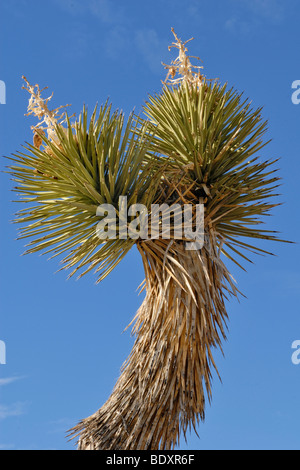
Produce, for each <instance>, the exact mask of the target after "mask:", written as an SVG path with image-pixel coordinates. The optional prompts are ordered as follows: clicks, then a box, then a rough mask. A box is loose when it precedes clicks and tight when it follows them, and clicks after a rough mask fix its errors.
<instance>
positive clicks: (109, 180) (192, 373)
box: [10, 31, 278, 450]
mask: <svg viewBox="0 0 300 470" xmlns="http://www.w3.org/2000/svg"><path fill="white" fill-rule="evenodd" d="M173 33H174V37H175V42H174V43H173V44H172V46H171V47H176V48H177V49H178V50H179V55H178V57H177V58H176V59H175V60H174V61H173V62H172V64H171V65H170V66H168V65H166V66H165V67H166V68H167V70H168V74H167V78H166V81H165V82H164V84H163V87H162V90H161V92H160V93H159V94H157V95H155V96H152V97H150V98H149V100H148V102H146V104H145V106H144V109H143V111H144V117H141V116H139V117H138V116H135V115H134V114H132V115H131V116H130V117H129V119H128V121H127V122H125V119H124V116H123V114H121V113H117V112H115V113H112V112H111V106H110V105H108V104H107V103H106V104H105V105H103V106H101V107H100V109H99V110H97V108H95V110H94V112H93V113H92V115H91V117H90V119H88V113H87V110H86V109H85V108H84V109H83V111H82V113H81V114H80V116H79V117H78V118H77V119H76V118H75V120H73V121H72V122H71V118H69V117H68V115H67V112H66V111H65V112H64V113H63V114H62V115H60V114H59V113H60V110H59V108H58V109H56V110H54V111H50V110H49V108H48V104H49V100H50V98H51V97H50V98H47V99H43V98H42V96H41V91H42V90H40V89H39V87H38V86H37V85H36V86H31V85H30V83H29V82H28V81H27V80H26V79H25V80H26V84H27V86H26V89H27V90H28V91H29V93H30V95H31V96H30V101H29V106H28V111H29V114H34V115H36V116H37V117H38V118H39V119H40V123H39V124H38V126H36V127H35V128H34V129H33V131H34V145H30V144H27V145H26V146H25V149H26V151H25V152H22V153H21V152H18V153H17V154H15V155H14V156H13V157H12V159H13V160H14V161H15V163H14V164H13V165H12V166H11V167H10V172H11V174H12V175H13V179H14V180H15V181H16V182H17V187H16V191H17V192H18V193H21V195H22V196H23V201H24V202H26V203H27V204H28V203H29V204H30V207H26V208H25V209H22V210H20V211H19V212H18V214H17V219H16V220H17V221H18V222H21V223H22V228H21V233H20V238H27V237H31V238H32V240H31V241H30V243H29V245H27V246H28V249H27V252H28V253H33V252H36V251H38V250H43V252H46V253H49V252H51V253H52V254H53V256H60V255H62V254H64V258H63V263H64V264H63V268H65V269H69V268H71V270H72V271H71V274H70V275H73V274H74V273H76V272H80V276H82V275H84V274H85V273H87V272H89V271H91V270H93V269H95V271H96V272H98V273H99V278H98V281H101V280H102V279H103V278H104V277H105V276H106V275H108V274H109V273H110V272H111V271H112V269H113V268H114V267H115V266H116V265H117V264H118V263H119V262H120V260H121V259H122V258H124V256H125V255H126V253H127V252H128V251H129V250H130V249H131V248H132V247H133V245H136V246H137V248H138V250H139V252H140V254H141V257H142V261H143V265H144V269H145V283H144V285H143V286H142V287H143V288H145V298H144V301H143V303H142V305H141V307H140V309H139V310H138V312H137V314H136V317H135V319H134V320H135V323H134V327H133V333H134V335H135V342H134V345H133V349H132V352H131V354H130V355H129V357H128V359H127V361H126V362H125V364H124V365H123V367H122V370H121V375H120V377H119V379H118V381H117V383H116V385H115V387H114V389H113V391H112V393H111V396H110V397H109V398H108V400H107V402H106V403H105V404H104V405H103V406H102V407H101V408H100V409H99V410H98V411H96V413H94V414H93V415H92V416H90V417H88V418H86V419H83V420H82V421H81V422H80V423H79V424H78V425H77V426H75V427H74V428H73V429H72V430H71V431H70V435H71V436H73V437H74V436H78V438H79V439H78V448H79V449H97V450H100V449H114V450H116V449H170V448H173V447H174V446H175V445H176V444H178V443H179V436H180V433H181V432H183V434H184V435H186V431H187V429H188V428H190V427H191V426H193V427H194V429H195V430H196V428H197V424H198V423H199V421H201V420H203V419H204V414H205V403H206V401H207V400H208V401H210V400H211V380H212V372H213V369H215V370H216V365H215V362H214V359H213V349H214V348H220V349H222V340H224V339H225V332H226V329H227V326H226V321H227V312H226V308H225V301H226V299H227V298H229V297H230V296H236V297H237V296H239V291H238V289H237V287H236V284H235V281H234V280H233V279H232V277H231V275H230V273H229V272H228V269H227V267H226V265H225V264H224V261H225V260H226V258H227V259H229V260H231V261H233V262H234V263H236V264H237V265H238V266H240V267H241V268H242V269H244V268H243V266H242V265H241V264H240V259H241V260H243V261H245V260H248V261H250V260H249V258H248V257H247V256H246V255H247V253H268V252H267V251H265V250H263V249H262V248H259V247H257V246H256V245H253V244H252V242H251V239H267V240H278V237H277V235H276V234H275V232H273V231H268V230H263V229H261V226H260V223H261V222H262V220H261V219H262V216H264V215H267V214H268V213H269V211H270V210H271V209H272V208H273V207H274V206H276V205H278V204H275V203H273V201H272V198H273V196H275V195H276V194H275V193H274V190H275V188H276V187H277V186H278V178H277V177H276V176H275V175H274V173H275V171H276V170H275V169H274V163H275V162H276V160H274V161H263V160H261V158H260V157H259V156H258V155H257V154H258V152H259V151H260V150H261V149H262V147H263V146H264V145H265V143H264V141H263V139H262V138H263V136H264V133H265V131H266V122H264V121H263V120H262V117H261V109H257V110H253V109H251V106H250V103H249V102H248V100H243V99H242V95H241V94H240V93H238V92H237V91H235V90H233V89H228V87H227V85H221V84H220V83H219V82H218V81H217V80H208V79H207V78H206V77H205V76H204V75H202V73H201V69H202V67H198V66H197V67H196V66H193V65H192V63H191V60H190V59H191V56H188V55H187V48H186V43H187V42H188V41H186V42H182V41H181V40H180V39H179V38H178V37H177V36H176V34H175V32H174V31H173ZM124 195H126V196H127V200H128V205H130V204H135V203H139V204H144V205H145V206H146V208H147V209H148V210H149V213H151V208H152V204H154V203H156V204H159V205H161V204H163V203H165V204H168V205H172V204H175V203H176V204H179V205H180V206H184V205H185V204H189V205H191V207H192V208H193V210H192V224H194V223H195V217H196V212H195V208H196V205H197V204H198V203H199V202H201V204H203V205H204V244H203V246H201V247H200V248H198V249H194V250H187V249H186V242H187V240H188V238H186V239H177V238H176V237H175V235H174V231H172V230H171V232H170V235H169V238H167V239H166V238H165V237H163V236H159V237H156V238H151V237H150V236H149V237H148V238H146V239H141V238H138V239H132V238H126V239H123V238H122V237H116V238H115V239H110V238H107V239H106V240H105V239H100V238H99V236H98V235H97V233H96V226H97V224H98V222H99V217H98V215H97V207H98V206H99V205H100V204H111V205H113V206H114V207H115V208H116V210H117V211H118V200H119V197H120V196H124ZM129 219H130V218H129ZM129 219H128V220H127V221H126V223H129ZM102 220H103V219H102ZM171 220H173V222H174V218H173V219H172V218H171ZM119 227H120V225H117V231H118V228H119ZM249 240H250V241H249ZM100 288H101V287H100Z"/></svg>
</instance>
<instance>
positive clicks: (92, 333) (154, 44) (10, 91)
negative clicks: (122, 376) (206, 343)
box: [0, 0, 300, 450]
mask: <svg viewBox="0 0 300 470" xmlns="http://www.w3.org/2000/svg"><path fill="white" fill-rule="evenodd" d="M299 14H300V5H299V2H298V1H297V0H288V1H286V2H282V1H280V0H185V1H184V2H182V1H179V0H172V1H170V0H159V1H158V0H152V1H151V2H140V1H137V0H126V1H121V0H118V1H117V0H85V1H79V0H49V1H47V2H45V1H42V2H41V1H37V0H10V1H9V2H1V7H0V35H1V49H0V80H3V81H4V82H5V84H6V104H5V105H0V154H1V155H10V154H11V153H13V152H15V151H17V150H20V149H21V145H22V144H23V143H24V141H31V138H32V134H31V131H30V125H32V124H33V121H32V120H31V119H29V118H26V117H24V114H25V113H26V109H27V99H28V96H27V94H26V93H27V92H25V91H24V90H21V86H22V79H21V77H22V75H25V76H26V77H27V78H28V79H29V80H30V81H31V82H33V83H39V84H40V86H46V85H47V86H49V90H50V91H51V92H52V91H54V98H53V106H55V107H56V105H57V106H58V105H61V104H66V103H71V104H72V111H73V112H76V113H77V114H78V113H79V112H80V111H81V109H82V106H83V104H84V103H86V104H87V105H89V107H90V109H92V108H93V107H94V105H95V104H96V102H99V103H102V102H104V101H106V99H107V98H108V97H109V99H110V101H111V102H112V105H113V108H115V109H117V108H118V109H123V111H124V112H125V113H126V114H127V115H128V114H129V112H130V111H131V110H132V109H133V108H135V110H136V111H140V110H141V106H142V104H143V103H144V101H145V100H146V99H147V96H148V93H154V92H157V91H159V90H160V88H161V80H162V79H164V77H165V71H164V69H163V67H162V65H161V61H163V62H166V63H170V61H171V60H172V59H174V58H175V51H174V50H173V51H172V52H171V53H170V52H168V45H169V44H170V43H171V42H172V40H173V37H172V34H171V27H174V28H175V31H176V32H177V34H178V35H179V37H181V38H182V39H184V40H186V39H189V38H190V37H192V36H193V37H194V38H195V39H194V41H192V42H191V43H190V48H189V51H190V54H193V55H197V56H200V57H201V59H202V60H203V65H204V73H205V74H206V75H207V76H208V77H211V78H216V77H218V78H219V79H220V81H221V82H228V84H229V85H230V86H233V87H235V88H236V89H237V90H239V91H244V94H245V97H250V98H251V99H252V100H253V106H255V107H260V106H263V107H264V110H263V116H264V117H265V118H266V119H268V121H269V130H268V138H270V139H272V142H271V143H270V144H269V145H268V146H267V147H265V148H264V149H263V151H262V157H263V158H273V157H280V158H281V160H280V176H281V177H282V183H283V185H282V187H281V193H282V196H281V198H280V200H281V201H283V202H284V205H283V206H280V207H278V208H276V209H275V210H274V211H273V214H274V215H273V217H272V218H269V219H268V221H267V226H266V228H270V229H275V230H279V231H280V232H282V236H283V237H284V238H286V239H290V240H293V241H295V242H299V235H298V233H299V228H300V223H299V206H298V199H299V198H298V191H299V181H298V180H299V170H300V165H299V151H300V132H299V130H300V105H298V106H297V105H294V104H293V103H292V101H291V95H292V91H293V90H292V88H291V85H292V82H293V81H294V80H300V66H299V46H298V44H299V36H300V33H299ZM1 160H2V161H1V166H2V169H4V167H5V165H6V164H7V162H6V161H5V159H3V158H2V159H1ZM0 178H1V183H0V188H1V199H0V211H1V244H0V258H1V264H0V266H1V269H0V271H1V272H0V275H1V284H0V286H1V300H0V309H1V310H0V315H1V317H0V340H2V341H4V342H5V344H6V351H7V358H6V362H7V363H6V364H5V365H3V364H0V449H35V450H37V449H73V448H74V447H73V444H72V443H69V442H67V440H66V438H65V431H66V430H67V429H68V428H70V427H71V426H72V425H74V424H76V423H77V421H78V420H79V419H81V418H83V417H87V416H88V415H90V414H91V413H93V412H94V411H96V409H98V408H99V407H100V406H101V405H102V404H103V403H104V401H105V400H106V399H107V398H108V396H109V394H110V392H111V389H112V387H113V385H114V383H115V381H116V379H117V377H118V376H119V370H120V366H121V365H122V363H123V361H124V360H125V359H126V357H127V355H128V354H129V352H130V349H131V346H132V343H133V338H132V337H131V336H130V332H129V331H127V332H126V333H122V332H123V330H124V328H125V327H126V326H127V324H128V323H129V322H130V321H131V319H132V318H133V316H134V314H135V312H136V310H137V309H138V307H139V305H140V303H141V301H142V298H141V297H139V296H138V295H137V292H136V288H137V287H138V285H139V284H140V282H141V281H142V280H143V269H142V264H141V260H140V258H139V255H138V253H137V252H136V250H135V249H133V250H132V251H131V252H130V253H129V255H128V256H127V258H126V259H125V260H124V261H123V262H122V263H121V264H120V265H119V266H118V267H117V269H116V270H115V271H114V272H113V273H112V274H111V275H110V276H109V277H108V278H106V279H105V280H104V281H103V283H102V284H100V285H97V286H96V285H95V280H96V278H95V276H93V275H92V274H91V275H89V276H86V277H85V278H83V279H81V280H80V281H76V280H75V279H71V280H68V281H67V280H66V277H67V274H66V272H59V273H56V274H55V272H56V271H57V269H58V263H57V261H56V260H51V261H48V260H47V258H46V257H40V256H38V255H36V256H35V255H30V256H24V257H22V256H21V254H22V253H23V251H24V246H23V242H22V241H16V240H15V239H16V226H15V225H13V224H11V223H10V221H11V220H12V219H13V215H14V213H15V212H16V210H18V209H19V208H20V204H18V203H13V202H11V201H12V200H13V199H14V194H13V193H12V191H11V189H12V187H13V183H12V182H11V181H10V180H9V177H8V175H6V174H4V173H1V175H0ZM260 246H261V247H262V248H266V249H270V250H271V251H273V252H274V253H276V256H274V257H271V256H270V257H256V258H255V259H254V261H255V263H254V264H253V265H248V266H247V273H244V272H242V271H240V270H238V269H237V268H235V267H234V266H230V267H231V271H232V274H233V275H234V277H235V278H236V279H237V281H238V286H239V288H240V290H242V292H243V293H244V294H245V295H246V296H247V298H246V299H243V298H242V299H241V301H240V303H239V302H237V301H232V302H229V303H228V313H229V317H230V322H229V332H228V340H227V342H226V343H225V344H224V352H225V357H223V356H221V355H220V354H218V353H217V354H216V362H217V365H218V369H219V372H220V374H221V377H222V384H221V383H220V382H219V380H218V378H217V377H216V376H215V378H214V384H213V400H212V405H211V406H208V407H207V410H206V421H205V423H204V424H201V425H200V426H199V430H198V431H199V435H200V439H198V438H197V437H196V436H195V435H194V434H193V433H192V434H191V435H190V436H188V443H185V442H184V440H182V442H181V445H180V448H181V449H299V448H300V436H299V420H300V407H299V388H300V365H298V366H297V365H294V364H293V363H292V361H291V356H292V353H293V350H292V349H291V345H292V343H293V342H294V341H295V340H299V339H300V315H299V313H300V312H299V301H300V298H299V297H300V295H299V294H300V273H299V268H298V266H299V245H297V244H295V245H286V244H277V243H275V242H272V243H271V244H266V243H261V245H260Z"/></svg>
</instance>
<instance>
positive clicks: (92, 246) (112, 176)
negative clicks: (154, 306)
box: [10, 103, 159, 280]
mask: <svg viewBox="0 0 300 470" xmlns="http://www.w3.org/2000/svg"><path fill="white" fill-rule="evenodd" d="M66 122H67V125H66V127H63V126H61V125H57V126H56V127H55V134H56V139H55V140H56V141H50V140H48V139H47V138H46V137H45V136H42V138H43V141H44V148H41V149H38V148H36V147H34V146H32V145H30V144H28V145H26V146H25V150H26V153H25V152H18V153H17V154H15V155H14V158H12V160H14V161H15V164H14V165H13V166H11V167H10V172H11V174H12V175H13V179H14V181H15V182H16V183H17V186H16V188H15V189H14V190H15V191H16V192H17V193H19V194H20V195H21V200H22V201H24V202H26V203H27V207H26V208H25V209H21V210H20V211H19V212H18V213H17V218H16V222H19V223H21V224H22V228H21V230H20V237H19V238H21V239H23V238H31V241H30V242H29V244H28V245H27V247H28V249H27V251H26V253H34V252H36V251H40V250H42V251H43V252H44V253H51V254H52V257H53V256H59V255H62V254H64V255H65V257H64V258H63V260H62V262H63V267H64V268H65V269H66V268H71V269H72V273H71V275H73V274H74V273H75V272H76V271H78V270H83V271H82V272H81V274H80V276H82V275H83V274H84V273H87V272H88V271H90V270H91V269H94V268H95V269H96V271H97V272H100V277H99V280H101V279H103V278H104V277H105V276H106V275H107V274H108V273H109V272H110V271H111V270H112V269H113V268H114V267H115V266H116V264H118V262H119V261H120V260H121V259H122V258H123V257H124V256H125V255H126V253H127V252H128V251H129V250H130V248H131V247H132V246H133V244H134V242H135V241H134V240H131V239H130V238H128V239H126V240H119V239H109V240H107V241H105V242H103V241H102V240H100V239H99V238H98V236H97V233H96V225H97V223H98V222H99V220H100V218H99V217H98V216H97V214H96V211H97V207H98V206H99V205H100V204H112V205H113V206H114V207H115V208H116V211H118V200H119V196H122V195H123V196H124V195H126V196H127V200H128V204H129V205H131V204H135V203H137V202H138V203H141V204H144V205H146V207H148V206H149V204H151V202H152V199H153V197H154V194H155V192H156V190H155V187H156V185H157V184H158V182H159V181H158V180H157V178H156V179H154V178H153V170H152V169H151V165H150V164H149V163H145V162H144V160H145V154H146V152H147V150H148V145H149V138H148V137H145V135H143V134H144V133H143V132H142V134H141V135H140V137H137V135H136V132H135V127H136V124H135V123H134V122H133V116H132V115H131V116H130V117H129V119H128V121H127V122H126V123H125V121H124V115H123V114H122V113H118V112H114V113H112V112H111V106H109V105H108V104H107V103H106V104H105V105H104V106H101V108H100V110H99V112H98V113H97V107H96V108H95V110H94V112H93V114H92V116H91V118H90V120H89V122H88V113H87V109H85V108H84V109H83V112H82V113H81V114H80V116H79V119H78V120H77V121H75V123H73V124H72V123H71V122H70V120H69V119H68V117H67V118H66ZM145 127H146V126H144V128H145ZM144 130H145V129H144ZM57 142H59V143H57ZM28 205H30V206H29V207H28Z"/></svg>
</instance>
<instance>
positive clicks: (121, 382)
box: [70, 231, 238, 450]
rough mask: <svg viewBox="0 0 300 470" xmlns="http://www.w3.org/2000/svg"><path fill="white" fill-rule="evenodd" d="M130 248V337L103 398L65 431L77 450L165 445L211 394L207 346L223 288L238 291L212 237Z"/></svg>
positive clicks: (221, 312) (222, 315)
mask: <svg viewBox="0 0 300 470" xmlns="http://www.w3.org/2000/svg"><path fill="white" fill-rule="evenodd" d="M138 249H139V251H140V253H141V255H142V258H143V263H144V268H145V282H146V296H145V299H144V301H143V303H142V305H141V307H140V308H139V310H138V312H137V315H136V317H135V326H134V329H133V331H134V333H135V335H136V340H135V342H134V345H133V349H132V351H131V353H130V355H129V357H128V359H127V361H126V362H125V364H124V365H123V367H122V372H121V375H120V377H119V379H118V381H117V383H116V385H115V387H114V389H113V391H112V394H111V396H110V397H109V398H108V400H107V401H106V403H105V404H104V405H103V406H102V407H101V408H100V409H99V410H98V411H97V412H96V413H94V414H93V415H92V416H90V417H89V418H86V419H84V420H82V421H81V422H80V423H79V424H78V425H77V426H76V427H75V428H73V429H72V430H71V431H70V432H71V434H72V435H73V437H75V436H78V437H79V441H78V449H80V450H109V449H111V450H118V449H124V450H137V449H143V450H145V449H172V448H174V446H175V445H176V444H178V443H179V436H180V433H181V432H183V433H184V435H185V433H186V431H187V429H188V427H191V425H193V427H194V429H195V430H196V425H197V423H198V422H199V421H200V420H203V419H204V409H205V399H206V396H207V398H208V400H210V398H211V386H210V384H211V378H212V373H211V367H212V366H213V367H214V368H216V367H215V364H214V361H213V357H212V351H211V350H212V348H213V347H220V348H221V338H225V332H224V330H225V327H226V318H227V314H226V309H225V304H224V289H225V290H226V291H227V292H229V293H230V294H233V295H235V296H236V295H237V292H238V291H237V289H236V288H235V286H234V284H233V283H232V281H231V278H230V275H229V273H228V271H227V269H226V267H225V266H224V264H223V263H222V261H221V259H220V250H219V249H217V245H216V238H215V235H214V234H213V232H212V231H210V232H209V234H208V235H207V239H206V241H205V244H204V247H203V248H202V249H201V250H198V251H186V250H185V247H184V243H183V242H175V241H169V240H161V239H160V240H151V241H147V242H145V241H144V242H140V243H139V244H138ZM205 392H206V393H205Z"/></svg>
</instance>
